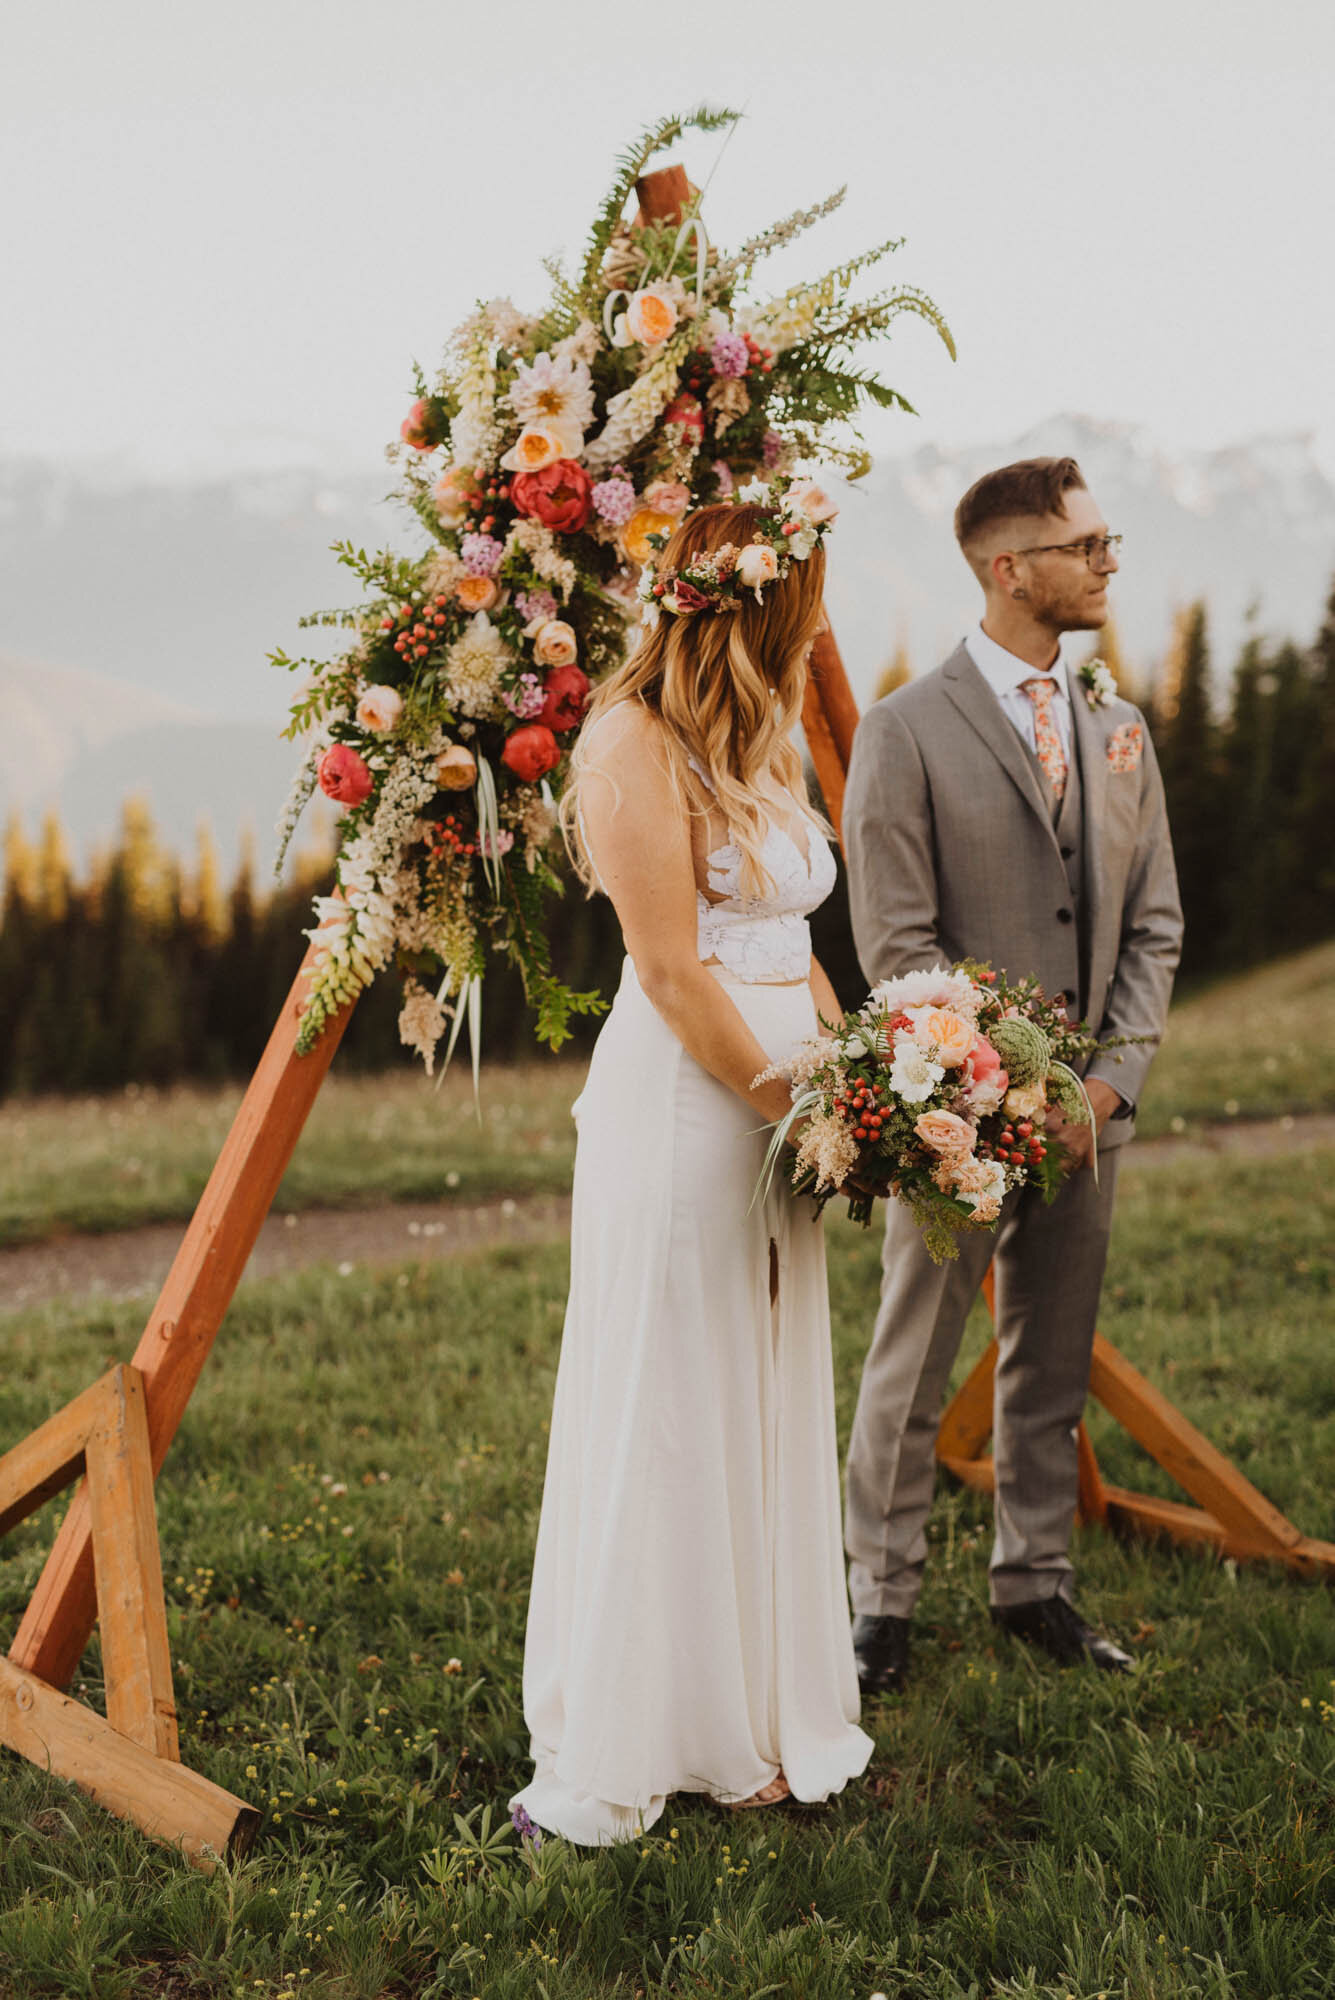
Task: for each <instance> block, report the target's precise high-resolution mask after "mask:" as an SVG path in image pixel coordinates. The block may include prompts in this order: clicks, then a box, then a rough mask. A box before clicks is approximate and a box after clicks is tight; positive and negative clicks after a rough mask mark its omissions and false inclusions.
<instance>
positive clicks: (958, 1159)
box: [756, 960, 1114, 1263]
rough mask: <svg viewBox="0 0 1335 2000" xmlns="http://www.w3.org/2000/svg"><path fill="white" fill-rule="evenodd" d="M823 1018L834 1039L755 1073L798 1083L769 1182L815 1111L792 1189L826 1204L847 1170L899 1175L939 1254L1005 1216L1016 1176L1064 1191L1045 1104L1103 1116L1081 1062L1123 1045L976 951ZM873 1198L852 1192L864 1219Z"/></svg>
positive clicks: (894, 1182) (1019, 1182)
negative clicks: (1100, 1036)
mask: <svg viewBox="0 0 1335 2000" xmlns="http://www.w3.org/2000/svg"><path fill="white" fill-rule="evenodd" d="M824 1025H825V1026H827V1027H829V1028H830V1038H828V1039H826V1038H821V1039H817V1040H812V1041H810V1042H807V1043H805V1044H804V1045H803V1046H802V1047H801V1048H800V1049H798V1050H797V1051H796V1052H795V1053H794V1054H793V1055H792V1056H791V1057H789V1058H788V1059H787V1060H786V1061H785V1062H782V1063H776V1064H774V1065H773V1066H772V1067H771V1068H770V1069H767V1070H765V1071H764V1072H763V1074H762V1076H761V1077H758V1078H757V1079H756V1081H757V1082H761V1081H766V1082H767V1081H770V1080H771V1079H773V1078H775V1077H783V1078H785V1079H787V1080H788V1081H789V1082H790V1083H791V1084H792V1086H793V1108H792V1111H791V1112H790V1113H789V1115H788V1117H787V1118H785V1119H784V1120H783V1121H782V1122H781V1123H780V1124H779V1125H778V1126H777V1127H776V1128H775V1132H774V1135H773V1138H772V1140H771V1143H770V1148H769V1153H768V1155H767V1158H766V1161H765V1168H764V1172H763V1175H762V1186H768V1184H769V1181H770V1180H771V1178H772V1176H773V1174H774V1171H775V1168H776V1165H777V1163H778V1160H779V1157H780V1154H781V1152H782V1149H783V1145H784V1142H785V1141H786V1139H787V1137H788V1134H789V1132H790V1131H791V1130H792V1129H793V1128H794V1126H797V1125H799V1124H800V1123H801V1121H803V1120H805V1121H806V1122H805V1124H803V1125H802V1129H801V1130H800V1132H799V1133H798V1137H797V1151H796V1154H795V1156H794V1157H793V1159H792V1160H791V1162H790V1165H789V1168H788V1174H789V1179H790V1181H791V1184H792V1186H793V1188H794V1190H795V1191H796V1192H798V1193H810V1194H813V1195H814V1196H815V1199H816V1202H817V1205H818V1206H819V1207H823V1206H824V1204H825V1203H826V1202H827V1201H829V1200H830V1199H831V1198H832V1197H833V1196H835V1195H837V1194H838V1193H839V1192H840V1191H841V1190H843V1189H844V1188H846V1187H847V1186H848V1183H849V1181H850V1179H858V1180H866V1181H876V1182H882V1183H883V1182H885V1181H887V1180H888V1181H889V1183H890V1190H891V1193H892V1194H894V1195H896V1196H898V1198H899V1199H900V1200H901V1201H904V1202H907V1203H908V1205H909V1207H910V1208H911V1209H912V1210H913V1213H914V1216H915V1217H916V1219H917V1222H918V1225H919V1227H920V1228H921V1230H922V1235H923V1241H924V1243H925V1245H926V1247H927V1249H928V1251H929V1252H930V1254H931V1256H932V1257H933V1258H934V1259H935V1261H936V1262H937V1263H941V1262H942V1261H943V1260H945V1259H947V1258H951V1257H955V1256H958V1254H959V1250H958V1245H957V1243H956V1238H957V1236H958V1235H959V1234H960V1232H961V1231H962V1230H965V1229H983V1228H990V1227H991V1226H992V1225H994V1224H995V1222H996V1221H997V1218H998V1216H999V1215H1000V1213H1001V1204H1002V1202H1003V1200H1004V1199H1005V1197H1006V1195H1007V1194H1008V1193H1009V1192H1010V1190H1011V1189H1012V1188H1017V1187H1023V1186H1025V1185H1026V1184H1032V1185H1036V1186H1038V1187H1039V1188H1041V1189H1042V1191H1043V1193H1044V1195H1045V1196H1046V1198H1047V1199H1048V1200H1051V1199H1052V1198H1053V1196H1054V1195H1055V1194H1056V1191H1057V1188H1058V1186H1059V1185H1060V1182H1061V1176H1062V1171H1063V1158H1062V1148H1061V1147H1060V1146H1059V1145H1058V1144H1056V1143H1055V1142H1054V1141H1053V1140H1051V1139H1050V1138H1048V1137H1047V1136H1045V1133H1044V1115H1045V1113H1046V1111H1047V1110H1048V1108H1049V1106H1053V1107H1055V1108H1056V1109H1058V1110H1060V1111H1061V1112H1062V1113H1063V1114H1064V1115H1065V1117H1067V1118H1068V1119H1069V1120H1070V1121H1071V1122H1072V1123H1074V1124H1084V1123H1090V1122H1092V1120H1091V1119H1090V1112H1089V1103H1088V1099H1087V1098H1086V1095H1085V1089H1084V1085H1083V1084H1082V1083H1081V1081H1080V1079H1079V1077H1078V1076H1077V1075H1076V1073H1075V1071H1074V1069H1073V1068H1072V1067H1071V1065H1072V1063H1074V1062H1076V1061H1079V1060H1080V1059H1081V1058H1083V1057H1086V1056H1088V1055H1090V1054H1091V1053H1092V1052H1093V1051H1094V1050H1095V1049H1097V1048H1101V1047H1102V1048H1107V1047H1112V1046H1114V1044H1112V1043H1100V1042H1099V1041H1098V1040H1097V1038H1096V1037H1095V1036H1093V1035H1092V1034H1090V1033H1088V1031H1087V1030H1086V1029H1085V1027H1084V1026H1083V1025H1082V1024H1080V1023H1072V1022H1070V1021H1068V1019H1067V1017H1066V1014H1065V1012H1064V1010H1063V1009H1062V1008H1061V1007H1060V1006H1059V1005H1055V1004H1053V1003H1052V1002H1050V1001H1048V1000H1046V999H1045V998H1044V996H1043V993H1042V991H1041V989H1040V987H1039V985H1038V983H1037V981H1036V980H1034V979H1023V980H1019V981H1017V982H1015V983H1012V982H1010V981H1009V980H1008V979H1007V978H1006V977H1005V975H1004V974H1002V973H997V972H994V971H993V970H992V969H991V967H989V966H985V965H979V964H977V963H975V962H973V961H971V960H965V961H963V962H962V963H961V964H959V965H957V966H956V967H955V968H954V969H953V971H947V970H946V969H945V967H943V966H935V967H933V969H932V970H931V971H930V972H907V973H905V974H904V975H903V976H902V977H901V978H899V979H888V980H885V981H883V982H882V984H881V985H879V986H878V987H876V988H875V990H874V991H873V992H872V994H871V995H870V997H869V998H868V1000H867V1002H866V1004H865V1005H864V1006H863V1007H861V1008H859V1010H858V1011H857V1012H856V1013H853V1014H846V1015H845V1016H844V1018H843V1020H842V1021H840V1022H839V1023H838V1024H837V1025H836V1026H831V1024H829V1023H825V1024H824ZM1096 1171H1097V1169H1096ZM871 1207H872V1196H871V1195H870V1194H867V1193H865V1192H862V1191H860V1190H858V1189H853V1190H852V1191H851V1192H850V1198H849V1209H848V1212H849V1214H850V1216H851V1217H852V1218H853V1220H854V1221H858V1222H862V1223H864V1224H865V1223H866V1222H868V1221H869V1220H870V1217H871Z"/></svg>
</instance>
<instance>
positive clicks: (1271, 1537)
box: [1089, 1333, 1303, 1557]
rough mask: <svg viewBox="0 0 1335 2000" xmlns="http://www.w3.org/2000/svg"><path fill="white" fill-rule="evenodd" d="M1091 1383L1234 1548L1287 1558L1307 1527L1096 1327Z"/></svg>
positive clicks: (1138, 1441)
mask: <svg viewBox="0 0 1335 2000" xmlns="http://www.w3.org/2000/svg"><path fill="white" fill-rule="evenodd" d="M1089 1386H1090V1391H1091V1393H1092V1394H1093V1395H1095V1396H1097V1398H1098V1400H1099V1401H1100V1402H1101V1403H1102V1404H1103V1407H1104V1408H1105V1410H1107V1411H1108V1413H1109V1415H1110V1416H1113V1417H1115V1418H1116V1419H1117V1421H1118V1423H1119V1424H1121V1425H1122V1427H1123V1429H1124V1430H1127V1431H1129V1432H1130V1433H1131V1436H1132V1437H1133V1438H1134V1439H1135V1440H1136V1443H1137V1444H1139V1445H1142V1446H1143V1447H1144V1449H1145V1450H1146V1451H1147V1452H1148V1453H1149V1455H1150V1457H1151V1458H1153V1459H1155V1460H1156V1461H1157V1462H1158V1464H1160V1465H1161V1466H1163V1468H1164V1470H1165V1471H1166V1472H1168V1473H1171V1474H1172V1476H1173V1478H1174V1479H1175V1480H1176V1481H1177V1483H1178V1485H1179V1486H1181V1487H1182V1488H1183V1489H1184V1491H1186V1492H1187V1493H1189V1494H1190V1495H1191V1497H1192V1499H1193V1500H1195V1501H1197V1502H1199V1504H1200V1505H1201V1506H1202V1507H1203V1508H1204V1509H1205V1510H1206V1512H1207V1513H1209V1514H1212V1515H1213V1516H1214V1518H1215V1519H1216V1520H1217V1521H1218V1522H1219V1523H1220V1525H1221V1526H1222V1527H1223V1529H1224V1530H1225V1532H1226V1533H1227V1535H1228V1538H1229V1543H1230V1546H1231V1547H1232V1548H1234V1549H1236V1550H1237V1551H1239V1552H1246V1553H1247V1554H1254V1555H1277V1556H1281V1557H1282V1556H1284V1555H1286V1554H1287V1553H1288V1552H1289V1550H1291V1549H1295V1548H1296V1547H1297V1546H1298V1544H1299V1543H1300V1542H1301V1541H1302V1539H1303V1536H1302V1532H1301V1530H1300V1529H1298V1528H1295V1527H1294V1525H1293V1523H1292V1522H1291V1521H1288V1520H1286V1519H1285V1518H1284V1516H1283V1514H1281V1513H1280V1511H1279V1509H1278V1507H1274V1506H1272V1505H1271V1503H1270V1502H1269V1501H1268V1500H1267V1499H1266V1497H1265V1495H1264V1494H1263V1493H1260V1492H1258V1491H1257V1489H1256V1487H1254V1486H1253V1485H1252V1483H1251V1481H1250V1480H1248V1479H1244V1478H1243V1476H1242V1474H1241V1473H1240V1472H1239V1471H1238V1469H1237V1467H1236V1466H1235V1465H1230V1463H1229V1461H1228V1460H1227V1459H1226V1458H1225V1457H1224V1454H1223V1452H1222V1451H1219V1450H1217V1449H1216V1447H1215V1446H1214V1445H1212V1444H1211V1443H1210V1440H1209V1439H1208V1438H1207V1437H1205V1436H1203V1435H1202V1433H1201V1432H1200V1431H1198V1430H1197V1429H1196V1427H1195V1425H1194V1424H1189V1423H1188V1422H1187V1419H1186V1418H1185V1417H1184V1416H1183V1415H1182V1412H1181V1411H1180V1410H1175V1409H1174V1408H1173V1405H1172V1404H1171V1403H1170V1402H1169V1401H1168V1398H1167V1397H1166V1396H1162V1395H1160V1393H1159V1391H1158V1390H1157V1389H1156V1388H1155V1387H1154V1385H1153V1383H1151V1382H1147V1381H1146V1379H1145V1377H1144V1376H1143V1375H1142V1374H1141V1373H1140V1372H1139V1370H1138V1369H1135V1368H1133V1367H1132V1366H1131V1363H1130V1362H1129V1361H1128V1360H1127V1359H1126V1357H1125V1355H1122V1354H1119V1353H1118V1351H1117V1349H1116V1348H1115V1347H1113V1346H1112V1345H1111V1343H1110V1342H1108V1341H1106V1340H1104V1338H1103V1336H1102V1335H1101V1334H1097V1333H1096V1334H1095V1336H1094V1359H1093V1364H1092V1366H1091V1369H1090V1376H1089Z"/></svg>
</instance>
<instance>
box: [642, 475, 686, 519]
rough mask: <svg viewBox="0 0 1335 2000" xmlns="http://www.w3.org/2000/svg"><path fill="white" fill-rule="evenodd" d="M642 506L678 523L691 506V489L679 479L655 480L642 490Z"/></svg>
mask: <svg viewBox="0 0 1335 2000" xmlns="http://www.w3.org/2000/svg"><path fill="white" fill-rule="evenodd" d="M644 504H645V506H646V507H652V508H653V509H654V511H655V512H656V513H659V514H670V515H671V516H672V518H673V519H674V520H676V521H679V520H680V519H681V517H682V515H683V514H684V513H685V512H686V509H687V508H688V507H689V506H690V504H691V489H690V487H689V486H686V485H684V484H683V482H682V481H681V480H680V479H655V480H654V481H653V483H652V484H651V485H649V486H646V487H645V489H644Z"/></svg>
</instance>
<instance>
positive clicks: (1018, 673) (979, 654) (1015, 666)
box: [964, 625, 1071, 764]
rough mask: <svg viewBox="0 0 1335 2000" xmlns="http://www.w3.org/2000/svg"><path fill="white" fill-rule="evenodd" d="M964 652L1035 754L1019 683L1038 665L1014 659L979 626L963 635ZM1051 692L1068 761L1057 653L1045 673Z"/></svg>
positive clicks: (1067, 707)
mask: <svg viewBox="0 0 1335 2000" xmlns="http://www.w3.org/2000/svg"><path fill="white" fill-rule="evenodd" d="M964 647H965V651H966V652H967V653H968V655H969V658H970V659H971V660H972V661H973V663H974V665H975V666H976V667H977V669H978V671H979V673H980V674H981V675H982V676H983V679H984V680H985V681H986V682H987V684H988V686H989V687H990V688H991V690H992V692H993V694H994V695H995V696H996V698H997V700H998V701H999V702H1000V703H1001V707H1002V712H1003V714H1004V715H1005V717H1006V719H1007V721H1008V722H1009V723H1010V724H1011V725H1012V726H1013V728H1014V730H1015V732H1016V734H1017V735H1018V736H1020V737H1022V738H1023V739H1024V741H1025V742H1026V743H1027V744H1028V745H1029V748H1030V749H1031V750H1033V751H1034V752H1035V754H1037V747H1038V746H1037V743H1036V740H1035V735H1034V704H1033V702H1032V701H1031V700H1030V698H1029V696H1028V695H1027V694H1025V693H1024V691H1023V689H1022V688H1021V686H1020V683H1021V682H1022V681H1030V680H1034V679H1036V678H1037V677H1038V676H1039V675H1040V674H1041V673H1042V672H1043V669H1042V668H1041V667H1031V666H1030V664H1029V662H1028V660H1021V659H1017V658H1016V656H1015V654H1014V653H1008V652H1007V651H1006V648H1005V647H1004V646H999V645H998V644H997V642H996V640H995V639H990V638H989V637H988V635H987V633H986V632H985V631H984V630H983V628H982V626H981V625H978V626H976V627H975V628H974V630H973V631H972V632H969V633H967V634H966V635H965V640H964ZM1047 677H1048V678H1049V679H1050V680H1051V681H1052V684H1053V687H1054V689H1055V693H1054V695H1053V700H1052V716H1053V720H1054V721H1055V723H1056V725H1057V734H1058V735H1059V736H1060V737H1061V741H1062V749H1063V750H1064V751H1065V752H1066V761H1067V763H1068V764H1069V763H1070V761H1071V694H1070V689H1069V688H1068V687H1067V684H1066V662H1065V660H1063V659H1062V657H1061V655H1060V653H1059V654H1058V655H1057V659H1056V662H1055V664H1054V665H1053V666H1052V667H1051V668H1050V669H1049V671H1048V676H1047Z"/></svg>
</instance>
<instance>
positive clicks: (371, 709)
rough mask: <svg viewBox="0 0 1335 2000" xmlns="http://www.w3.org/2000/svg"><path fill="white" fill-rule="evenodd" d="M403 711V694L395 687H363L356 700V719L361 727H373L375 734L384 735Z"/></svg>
mask: <svg viewBox="0 0 1335 2000" xmlns="http://www.w3.org/2000/svg"><path fill="white" fill-rule="evenodd" d="M402 713H403V696H402V695H401V694H400V693H399V691H398V689H397V688H392V687H368V688H363V689H362V691H361V696H360V698H359V699H358V702H357V720H358V722H360V724H361V726H362V728H363V729H374V730H375V731H376V733H377V735H384V733H385V732H386V731H387V730H390V729H392V728H393V727H394V725H395V723H396V722H397V721H398V719H399V717H400V716H401V715H402Z"/></svg>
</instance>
